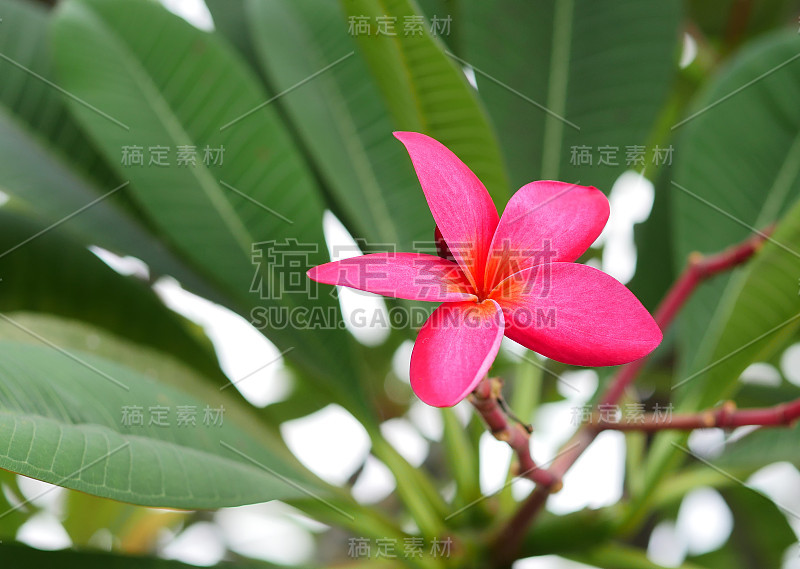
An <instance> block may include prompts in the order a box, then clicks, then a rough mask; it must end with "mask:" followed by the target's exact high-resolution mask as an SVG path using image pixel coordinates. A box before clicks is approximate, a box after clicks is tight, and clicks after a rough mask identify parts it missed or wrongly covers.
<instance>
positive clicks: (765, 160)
mask: <svg viewBox="0 0 800 569" xmlns="http://www.w3.org/2000/svg"><path fill="white" fill-rule="evenodd" d="M743 86H746V87H745V88H744V89H742V87H743ZM734 91H736V93H735V96H729V95H730V94H731V93H733V92H734ZM798 97H800V61H798V60H797V36H796V35H794V34H792V35H788V34H785V33H781V34H777V35H774V36H772V37H769V38H765V39H764V40H763V41H760V42H758V43H756V44H754V45H752V46H750V47H749V48H748V49H746V50H745V51H742V52H741V53H740V54H739V55H738V57H737V58H736V59H735V60H734V61H732V62H731V64H730V66H729V67H728V68H727V69H726V70H725V71H724V72H722V73H721V75H720V76H719V77H718V78H717V79H716V81H714V82H713V83H712V84H711V86H710V87H709V89H708V90H707V91H706V92H705V93H704V94H703V95H702V96H701V97H700V99H699V100H698V101H697V103H696V104H695V106H694V110H693V112H692V113H691V114H690V115H689V117H687V119H689V118H690V117H694V118H691V120H687V119H684V120H687V122H685V124H684V125H683V126H681V127H680V128H681V129H685V131H684V132H683V133H682V135H681V136H682V137H683V138H682V140H681V141H680V143H679V144H678V145H677V147H676V151H675V153H676V163H675V179H674V181H675V184H677V185H675V184H673V186H674V187H673V188H672V199H673V201H672V205H673V215H674V231H673V237H674V238H675V244H674V252H675V255H676V257H675V260H674V261H675V265H676V267H677V266H682V265H683V263H684V262H685V259H686V257H687V256H688V254H689V253H690V252H691V251H694V250H697V251H700V252H702V253H714V252H717V251H720V250H723V249H725V248H727V247H729V246H730V245H732V244H735V243H738V242H741V241H742V240H744V239H745V238H747V237H749V236H750V235H751V233H752V231H751V229H750V228H757V229H758V228H763V227H765V226H767V225H768V224H770V223H772V222H775V221H776V220H778V219H780V218H781V216H784V215H785V217H784V218H783V220H782V221H781V223H780V225H779V226H778V228H777V229H776V230H775V232H774V234H773V235H772V240H771V241H770V242H767V243H765V244H764V246H763V247H762V248H761V250H760V251H759V252H758V253H757V254H756V256H755V257H754V258H753V259H752V260H751V261H750V262H749V263H748V264H747V265H746V266H745V267H744V268H740V269H738V271H736V272H735V273H734V274H733V275H720V276H717V277H715V278H714V279H713V280H712V281H709V282H707V283H706V284H704V285H702V286H701V287H699V288H698V289H697V290H696V291H695V292H694V293H693V296H692V299H691V300H690V302H689V303H687V305H686V306H685V307H684V308H683V310H682V313H681V321H680V322H679V324H680V328H679V334H678V335H677V338H678V340H679V342H680V346H679V347H680V354H681V356H682V359H683V360H684V361H683V365H682V366H679V370H682V372H681V373H679V374H678V375H677V376H676V381H675V383H674V384H673V389H674V391H673V397H674V398H675V399H676V400H677V401H679V404H680V405H679V406H680V408H681V409H682V410H684V411H692V410H699V409H703V408H707V407H710V406H712V405H715V404H716V403H717V402H718V401H719V400H720V399H721V398H725V397H730V396H731V395H732V394H733V391H734V390H735V388H736V387H737V380H738V378H739V375H740V374H741V372H742V371H743V370H744V369H745V368H746V367H747V365H748V364H750V363H751V362H754V361H764V360H767V359H768V358H769V357H770V355H771V354H772V353H774V352H775V351H776V350H777V349H778V348H780V347H781V346H782V345H784V344H786V343H787V342H788V341H789V340H791V339H792V338H793V337H794V336H795V334H796V331H797V326H798V324H800V322H798V321H799V320H800V318H796V316H797V314H798V311H799V310H800V297H798V296H797V292H798V281H797V278H798V274H797V270H796V267H797V266H798V264H797V263H798V257H797V255H796V253H795V252H797V251H800V204H797V205H794V206H792V204H793V203H794V202H795V201H796V200H797V198H798V196H800V134H798V133H800V109H798V107H797V105H796V104H795V102H796V100H797V99H798ZM790 207H791V208H792V209H791V211H790V212H789V213H786V212H787V210H788V209H789V208H790ZM747 226H749V227H747ZM685 440H686V435H684V434H681V433H662V434H660V435H659V436H658V437H657V438H656V440H655V441H654V443H653V446H652V450H651V452H650V458H649V460H648V465H647V471H648V474H647V479H648V485H647V487H648V488H649V489H652V488H653V487H654V486H655V485H656V484H658V482H660V481H661V480H663V478H664V476H665V475H666V474H667V473H668V472H670V471H671V469H672V468H673V467H675V466H677V465H678V464H679V461H680V460H681V458H682V457H681V456H680V453H679V451H678V449H677V448H676V447H675V446H673V443H678V444H680V445H682V446H683V445H685ZM648 495H649V492H647V491H646V492H645V493H644V495H643V496H642V499H643V502H642V504H640V505H643V504H644V503H645V502H646V501H647V500H648ZM634 510H635V511H637V512H638V514H637V515H641V514H642V512H643V510H641V509H638V508H634Z"/></svg>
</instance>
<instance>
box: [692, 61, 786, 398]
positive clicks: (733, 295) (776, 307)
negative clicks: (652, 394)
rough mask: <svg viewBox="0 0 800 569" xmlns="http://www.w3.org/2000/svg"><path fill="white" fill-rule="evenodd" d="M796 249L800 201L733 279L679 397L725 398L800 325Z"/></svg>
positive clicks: (782, 344)
mask: <svg viewBox="0 0 800 569" xmlns="http://www.w3.org/2000/svg"><path fill="white" fill-rule="evenodd" d="M798 77H799V78H800V76H798ZM798 86H800V82H798ZM798 140H800V138H798ZM799 147H800V146H799ZM798 166H800V157H798ZM799 173H800V172H799ZM798 183H800V180H798ZM799 187H800V186H799ZM798 251H800V202H798V203H796V204H795V205H794V207H793V208H792V209H791V211H790V212H789V213H788V214H787V215H786V216H785V217H784V218H783V220H782V221H781V222H780V224H779V225H778V227H777V229H776V230H775V232H774V234H773V236H772V239H771V240H770V241H768V242H767V243H765V244H764V246H763V247H762V248H761V250H760V251H759V252H758V253H757V254H756V255H755V257H754V258H753V260H752V261H751V262H750V263H749V264H748V265H747V267H745V268H744V269H743V270H742V271H741V272H740V273H739V274H738V275H736V276H735V277H734V278H733V279H732V280H731V282H730V284H729V287H728V290H727V293H726V297H725V299H723V302H722V303H721V304H720V310H719V312H718V313H717V317H716V319H715V320H714V321H713V323H712V326H714V328H712V329H715V330H721V332H720V334H719V336H718V338H717V342H716V345H714V346H713V352H712V355H711V357H710V358H709V361H708V363H707V364H706V365H705V366H704V367H703V368H700V369H698V370H697V371H695V372H694V373H693V374H692V375H689V376H688V377H687V378H685V379H684V380H683V381H687V380H688V384H686V385H685V386H681V389H685V393H681V396H682V397H687V398H691V399H692V400H693V404H696V405H699V406H707V405H711V404H713V403H714V402H716V400H717V399H719V398H720V397H727V396H729V395H730V394H731V393H732V392H733V391H734V390H735V389H736V388H737V387H738V381H737V380H738V378H739V375H740V374H741V372H742V371H744V369H745V368H746V367H747V366H748V365H749V364H750V363H752V362H754V361H764V360H766V359H768V358H769V357H770V356H772V355H773V354H775V353H776V351H777V350H778V349H779V348H781V347H783V346H785V345H786V344H788V343H789V342H791V341H792V340H793V339H794V338H795V334H796V332H797V330H798V328H800V296H798V286H800V285H798V270H797V268H798V266H800V265H799V264H798V261H799V260H800V253H798ZM796 391H797V390H796V389H795V392H796Z"/></svg>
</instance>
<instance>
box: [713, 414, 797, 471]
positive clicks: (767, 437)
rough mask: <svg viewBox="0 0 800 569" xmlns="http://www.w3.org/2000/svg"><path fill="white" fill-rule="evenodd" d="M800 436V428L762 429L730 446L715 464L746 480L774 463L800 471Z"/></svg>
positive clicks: (729, 444) (714, 461) (728, 445)
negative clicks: (799, 439)
mask: <svg viewBox="0 0 800 569" xmlns="http://www.w3.org/2000/svg"><path fill="white" fill-rule="evenodd" d="M798 433H800V425H795V426H794V427H792V428H776V429H759V430H757V431H756V432H754V433H750V434H749V435H747V436H746V437H744V438H742V439H740V440H737V441H736V442H732V443H728V444H727V445H726V446H725V452H724V453H722V455H721V456H720V457H719V458H717V459H715V460H713V461H712V462H713V464H714V465H715V466H718V467H719V468H722V469H724V470H725V471H734V472H736V473H737V474H738V475H740V476H743V477H746V476H749V475H750V474H752V473H753V472H755V471H756V470H758V469H759V468H761V467H763V466H765V465H767V464H771V463H773V462H783V461H785V462H790V463H792V464H794V465H795V466H797V467H798V468H800V449H798V448H797V436H798Z"/></svg>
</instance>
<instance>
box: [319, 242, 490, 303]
mask: <svg viewBox="0 0 800 569" xmlns="http://www.w3.org/2000/svg"><path fill="white" fill-rule="evenodd" d="M307 275H308V278H310V279H311V280H315V281H317V282H319V283H324V284H330V285H342V286H349V287H351V288H357V289H358V290H365V291H368V292H374V293H376V294H382V295H383V296H392V297H394V298H407V299H410V300H431V301H435V302H444V301H462V300H471V299H472V300H474V299H475V295H474V294H472V292H471V289H470V285H469V282H467V280H466V279H465V278H464V274H463V273H462V272H461V269H460V268H459V266H458V265H457V264H455V263H453V262H450V261H447V260H445V259H442V258H440V257H437V256H435V255H423V254H420V253H373V254H371V255H361V256H360V257H352V258H350V259H342V260H341V261H333V262H331V263H325V264H324V265H319V266H316V267H314V268H312V269H311V270H309V271H308V273H307Z"/></svg>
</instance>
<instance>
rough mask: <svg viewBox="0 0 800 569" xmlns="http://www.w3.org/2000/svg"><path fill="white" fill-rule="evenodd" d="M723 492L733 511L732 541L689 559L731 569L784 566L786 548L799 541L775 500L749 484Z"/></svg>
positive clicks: (708, 565)
mask: <svg viewBox="0 0 800 569" xmlns="http://www.w3.org/2000/svg"><path fill="white" fill-rule="evenodd" d="M722 495H723V497H724V498H725V501H726V502H728V505H729V506H730V509H731V512H732V513H733V531H732V532H731V536H730V538H729V539H728V542H727V543H726V544H725V546H723V547H722V548H721V549H719V550H717V551H714V552H711V553H706V554H704V555H698V556H696V557H690V558H689V559H688V560H687V561H691V562H694V563H700V564H702V565H705V566H707V567H728V568H730V569H749V568H751V567H780V566H781V565H782V563H783V557H784V554H785V552H786V550H787V549H788V547H789V546H790V545H792V544H793V543H795V542H796V541H797V539H796V537H795V534H794V532H793V531H792V528H791V526H790V525H789V523H788V521H787V519H786V515H785V514H784V513H783V512H781V510H780V508H779V507H778V506H776V505H775V504H774V503H773V502H772V500H770V499H769V498H767V497H766V496H764V495H763V494H761V493H759V492H757V491H754V490H751V489H750V488H747V487H745V486H738V485H736V486H731V487H730V488H727V489H725V490H723V491H722Z"/></svg>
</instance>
